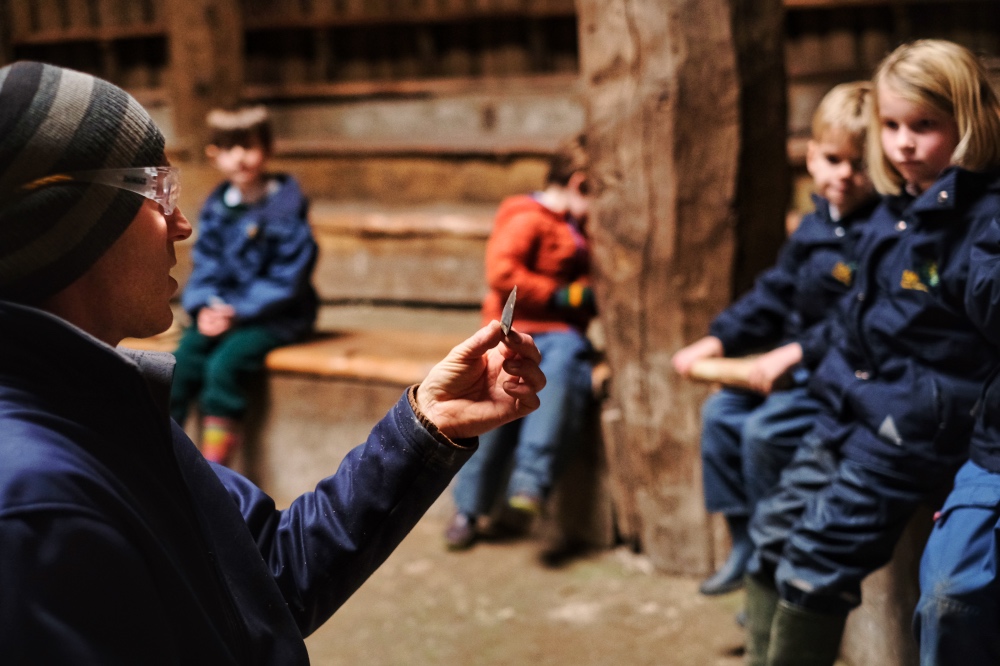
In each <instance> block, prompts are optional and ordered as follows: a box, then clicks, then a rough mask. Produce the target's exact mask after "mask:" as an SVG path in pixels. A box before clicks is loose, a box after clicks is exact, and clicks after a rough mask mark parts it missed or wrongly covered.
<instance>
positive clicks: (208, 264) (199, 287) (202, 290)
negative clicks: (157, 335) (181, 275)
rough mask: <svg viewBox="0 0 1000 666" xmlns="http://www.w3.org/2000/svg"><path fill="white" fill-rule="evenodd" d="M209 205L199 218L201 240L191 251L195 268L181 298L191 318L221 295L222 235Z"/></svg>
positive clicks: (197, 241)
mask: <svg viewBox="0 0 1000 666" xmlns="http://www.w3.org/2000/svg"><path fill="white" fill-rule="evenodd" d="M209 205H210V204H205V207H204V208H203V209H202V212H201V215H200V216H199V220H198V238H197V240H195V243H194V250H193V252H192V261H193V263H194V269H193V270H192V271H191V277H190V278H188V282H187V285H186V286H185V287H184V294H183V295H182V296H181V306H182V307H183V308H184V310H185V311H186V312H187V313H188V314H190V315H191V316H192V317H195V316H196V315H197V313H198V310H200V309H201V308H203V307H205V306H206V305H208V304H209V302H210V301H211V299H212V297H214V296H219V291H220V290H219V276H220V275H222V274H223V271H222V234H221V230H220V229H219V226H218V224H216V223H215V219H214V217H213V216H212V215H211V214H210V213H209V212H208V208H209Z"/></svg>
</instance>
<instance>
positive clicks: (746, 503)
mask: <svg viewBox="0 0 1000 666" xmlns="http://www.w3.org/2000/svg"><path fill="white" fill-rule="evenodd" d="M819 410H820V405H819V403H818V402H816V400H815V399H813V398H812V397H810V396H809V393H808V391H807V390H806V388H805V387H804V386H796V387H793V388H791V389H788V390H786V391H775V392H774V393H772V394H771V395H769V396H767V397H764V396H761V395H758V394H756V393H750V392H744V391H736V390H731V389H722V390H721V391H719V392H718V393H715V394H714V395H712V396H710V397H709V398H708V400H706V401H705V405H704V406H703V407H702V412H701V414H702V417H701V418H702V431H701V459H702V478H703V482H704V492H705V508H706V509H707V510H708V511H710V512H721V513H724V514H726V515H727V516H749V515H751V514H752V513H753V508H754V507H755V506H756V505H757V502H758V501H759V500H760V499H761V498H763V497H764V496H765V495H767V494H768V493H769V492H770V491H771V489H772V488H774V487H775V486H777V485H778V479H779V478H780V477H781V470H783V469H784V468H785V466H786V465H788V463H789V462H791V460H792V457H793V456H794V455H795V449H796V448H797V447H798V445H799V442H801V441H802V437H803V436H804V435H805V434H806V433H807V432H809V430H810V429H811V428H812V426H813V424H814V421H815V418H816V414H818V413H819Z"/></svg>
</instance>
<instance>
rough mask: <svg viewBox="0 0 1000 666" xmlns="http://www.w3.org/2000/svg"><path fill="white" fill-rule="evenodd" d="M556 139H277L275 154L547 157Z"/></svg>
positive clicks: (301, 155) (554, 148) (555, 143)
mask: <svg viewBox="0 0 1000 666" xmlns="http://www.w3.org/2000/svg"><path fill="white" fill-rule="evenodd" d="M558 143H559V142H558V140H557V139H548V138H544V137H516V136H515V137H496V138H492V137H491V138H483V137H475V136H473V137H465V138H463V137H455V138H452V139H449V140H441V139H436V140H427V139H424V138H422V137H413V138H412V139H409V140H406V139H395V138H393V139H352V138H324V139H277V140H276V141H275V142H274V154H275V156H277V157H352V156H365V157H372V156H380V157H413V156H418V157H467V156H474V157H491V158H497V157H511V156H515V155H520V156H539V157H550V156H551V155H552V154H553V153H554V152H555V150H556V148H557V147H558Z"/></svg>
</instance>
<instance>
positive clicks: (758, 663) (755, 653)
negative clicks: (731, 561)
mask: <svg viewBox="0 0 1000 666" xmlns="http://www.w3.org/2000/svg"><path fill="white" fill-rule="evenodd" d="M744 582H745V586H746V594H747V600H746V611H747V624H746V629H747V639H746V664H747V666H766V664H767V649H768V644H769V643H770V640H771V624H772V618H773V617H774V613H775V610H776V609H777V607H778V592H777V590H775V589H774V588H773V587H772V586H770V585H767V584H765V583H762V582H761V581H759V580H757V579H756V578H754V577H753V576H747V577H746V578H745V579H744Z"/></svg>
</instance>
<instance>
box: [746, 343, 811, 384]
mask: <svg viewBox="0 0 1000 666" xmlns="http://www.w3.org/2000/svg"><path fill="white" fill-rule="evenodd" d="M801 361H802V346H801V345H800V344H799V343H797V342H793V343H791V344H789V345H785V346H784V347H778V348H777V349H773V350H771V351H769V352H767V353H766V354H761V355H760V356H758V357H757V358H756V359H754V361H753V365H751V367H750V371H749V372H748V373H747V381H748V383H749V384H750V388H752V389H753V390H755V391H757V392H759V393H763V394H764V395H767V394H769V393H770V392H771V391H773V390H774V385H775V382H777V381H778V379H779V378H781V377H783V376H784V375H785V373H787V372H788V371H789V370H790V369H791V368H792V366H794V365H795V364H796V363H799V362H801Z"/></svg>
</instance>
